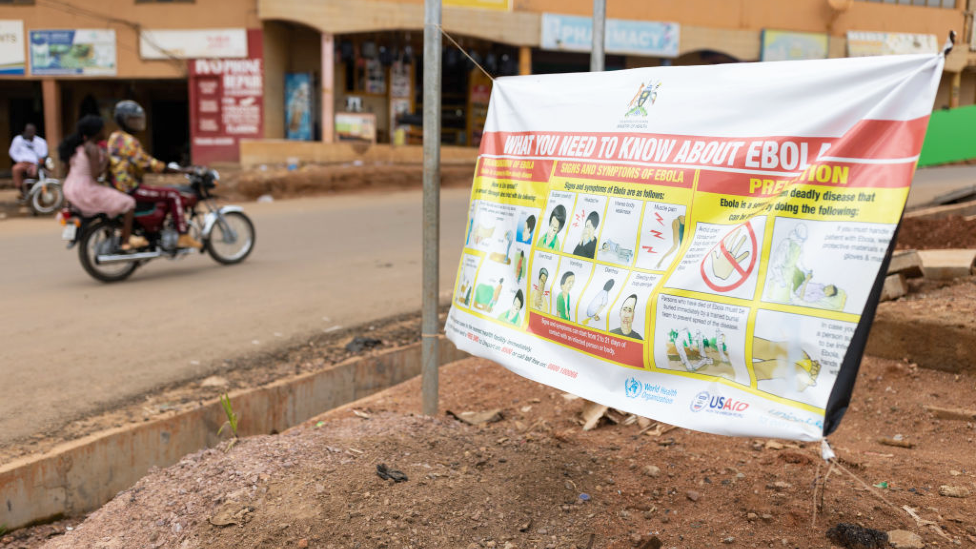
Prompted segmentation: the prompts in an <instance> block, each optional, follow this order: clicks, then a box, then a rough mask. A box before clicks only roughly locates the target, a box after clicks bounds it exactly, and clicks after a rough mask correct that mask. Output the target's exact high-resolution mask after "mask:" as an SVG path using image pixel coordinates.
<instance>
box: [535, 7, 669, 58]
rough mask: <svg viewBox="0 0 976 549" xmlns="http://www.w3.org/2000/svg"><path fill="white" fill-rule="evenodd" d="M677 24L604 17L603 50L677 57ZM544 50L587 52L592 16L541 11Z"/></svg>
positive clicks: (590, 39)
mask: <svg viewBox="0 0 976 549" xmlns="http://www.w3.org/2000/svg"><path fill="white" fill-rule="evenodd" d="M680 31H681V25H679V24H678V23H661V22H657V21H632V20H629V19H607V22H606V28H605V29H604V48H605V49H606V52H607V53H618V54H631V55H645V56H649V57H677V56H678V43H679V38H680ZM541 42H542V43H541V47H542V49H544V50H560V51H578V52H588V51H590V49H591V48H592V46H593V19H591V18H589V17H579V16H575V15H559V14H555V13H543V14H542V41H541Z"/></svg>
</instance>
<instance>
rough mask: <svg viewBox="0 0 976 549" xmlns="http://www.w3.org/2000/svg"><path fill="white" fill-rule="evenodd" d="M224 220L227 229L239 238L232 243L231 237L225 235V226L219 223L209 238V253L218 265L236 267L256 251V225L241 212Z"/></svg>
mask: <svg viewBox="0 0 976 549" xmlns="http://www.w3.org/2000/svg"><path fill="white" fill-rule="evenodd" d="M223 218H224V223H227V227H228V228H229V229H231V230H233V231H234V233H237V238H236V239H234V240H233V241H231V239H230V237H231V235H230V234H225V233H224V227H225V226H224V225H223V223H221V222H220V221H218V222H217V223H215V224H214V226H213V229H212V230H211V231H210V235H209V237H208V238H207V241H206V247H207V252H208V253H209V254H210V257H212V258H214V260H215V261H217V262H218V263H222V264H224V265H234V264H237V263H240V262H241V261H244V260H245V259H247V256H249V255H251V250H253V249H254V239H255V234H254V224H253V223H251V220H250V219H248V217H247V216H246V215H244V214H242V213H240V212H230V213H227V214H224V215H223Z"/></svg>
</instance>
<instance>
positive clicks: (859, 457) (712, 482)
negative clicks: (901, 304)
mask: <svg viewBox="0 0 976 549" xmlns="http://www.w3.org/2000/svg"><path fill="white" fill-rule="evenodd" d="M974 384H976V379H974V378H973V377H971V376H953V375H951V374H947V373H943V372H934V371H928V370H919V369H917V368H914V367H912V366H911V365H908V364H905V363H900V362H894V361H885V360H880V359H874V358H868V359H866V360H865V363H864V365H863V366H862V370H861V373H860V375H859V380H858V384H857V387H856V388H855V393H854V400H853V402H852V407H851V409H850V410H849V412H848V417H846V418H845V420H844V422H843V424H842V425H841V428H840V430H839V431H838V432H837V433H835V434H834V435H833V436H832V437H831V442H832V444H833V447H834V449H835V450H836V451H837V453H838V455H839V456H840V458H841V461H842V463H843V464H844V466H845V468H846V469H847V470H849V471H851V472H853V473H854V474H855V475H857V476H858V477H859V478H860V479H863V481H864V482H866V483H868V484H871V485H874V484H880V483H887V484H886V486H887V487H886V488H884V489H880V488H870V490H871V491H872V492H874V494H872V493H869V492H868V489H867V488H865V487H864V486H862V485H861V484H860V483H859V481H857V480H855V479H854V478H852V477H850V476H848V475H847V474H846V473H844V472H842V471H841V470H839V469H836V468H835V469H833V470H832V471H831V472H830V475H829V478H827V480H826V485H825V489H824V491H823V493H824V497H823V506H822V508H821V509H819V510H818V512H817V513H818V514H817V518H816V521H817V522H816V525H813V519H814V502H815V498H814V486H815V484H816V482H817V479H818V478H821V479H822V477H823V476H824V475H825V474H826V473H827V467H826V466H824V465H823V464H822V462H821V460H820V458H819V457H818V445H817V444H809V443H808V444H795V443H791V442H789V441H781V442H779V443H777V442H767V441H762V440H750V439H741V438H727V437H720V436H715V435H707V434H702V433H697V432H692V431H686V430H683V429H672V428H670V427H668V426H666V425H665V424H650V425H647V427H643V428H642V425H641V423H638V422H636V421H633V420H631V421H633V422H632V423H630V422H629V421H628V420H626V419H625V417H626V416H624V415H618V416H616V419H617V420H621V423H619V424H614V423H605V424H604V425H602V426H600V427H598V428H597V429H595V430H593V431H589V432H583V431H582V430H581V427H580V425H579V422H578V420H579V417H580V412H581V410H582V408H583V405H584V402H583V401H582V400H581V399H574V398H572V397H571V396H569V395H564V394H562V393H560V392H558V391H555V390H553V389H551V388H549V387H545V386H543V385H539V384H537V383H534V382H531V381H528V380H525V379H523V378H520V377H518V376H516V375H514V374H512V373H510V372H508V371H507V370H504V369H503V368H501V367H500V366H497V365H495V364H493V363H491V362H489V361H485V360H480V359H469V360H466V361H462V362H460V363H455V364H454V365H451V366H449V367H445V368H443V369H442V371H441V395H442V396H441V410H450V411H453V412H455V413H461V412H464V411H478V412H480V411H486V410H487V411H490V410H494V409H499V413H500V415H501V420H500V421H497V422H495V423H488V424H483V425H480V426H469V425H466V424H464V423H462V422H460V421H458V420H455V419H453V418H452V417H450V416H448V415H446V414H445V413H441V414H439V415H438V416H437V417H434V418H427V417H422V416H419V415H416V414H417V412H418V410H419V408H420V402H419V394H420V381H419V379H415V380H412V381H410V382H407V383H404V384H402V385H400V386H397V387H395V388H392V389H390V390H388V391H386V392H384V393H381V394H379V395H376V396H374V397H371V398H369V399H365V400H363V401H360V402H358V403H356V404H355V405H353V406H350V407H346V408H342V409H339V410H335V411H333V412H331V413H329V414H326V415H325V416H323V417H321V418H318V420H313V421H310V422H308V423H306V424H305V425H303V426H300V427H297V428H295V429H292V430H290V431H288V432H286V433H284V434H282V435H278V436H266V437H255V438H251V439H248V440H242V441H241V442H240V443H238V444H237V445H236V446H234V448H233V449H232V450H231V451H230V452H229V453H224V452H223V451H222V450H217V449H211V450H206V451H203V452H199V453H197V454H194V455H191V456H188V457H186V458H185V459H183V460H182V461H181V462H180V463H179V464H177V465H174V466H173V467H170V468H168V469H165V470H155V471H153V472H151V473H150V474H149V475H148V476H147V477H146V478H144V479H143V480H141V481H140V482H139V483H138V484H137V485H136V486H134V487H133V488H132V489H130V490H127V491H125V492H122V493H120V494H119V495H118V496H117V497H116V498H115V499H114V500H113V501H112V502H111V503H109V504H107V505H106V506H105V507H103V508H102V509H100V510H99V511H97V512H95V513H93V514H92V515H91V516H90V517H89V518H88V520H87V521H86V522H85V523H83V524H82V525H81V526H79V527H77V528H75V529H74V530H73V531H71V532H68V533H67V534H66V535H64V536H60V537H57V538H55V539H53V540H52V541H51V542H50V543H49V544H47V545H45V547H48V548H51V549H55V548H74V547H86V548H88V547H93V548H115V547H181V548H192V547H210V548H214V549H221V548H231V547H322V548H329V547H333V548H340V547H342V548H345V547H350V548H352V547H362V548H367V547H369V548H373V547H387V548H394V547H434V548H448V547H450V548H458V547H461V548H469V547H470V548H476V547H479V548H480V547H497V548H503V547H509V548H510V549H511V548H535V547H539V548H542V547H549V548H556V547H558V548H570V547H600V548H602V547H617V548H623V547H658V546H659V545H657V544H655V542H654V541H653V538H657V539H658V540H660V541H661V542H663V545H664V546H665V547H681V548H685V547H719V546H723V545H729V546H733V547H735V546H738V547H796V548H814V547H816V548H821V547H831V543H830V542H829V541H828V540H827V539H826V538H825V531H826V530H827V529H828V528H829V527H831V526H833V525H835V524H836V523H839V522H848V523H855V524H861V525H864V526H867V527H871V528H876V529H879V530H883V531H887V530H893V529H905V530H911V531H914V532H916V533H918V534H919V535H920V536H921V537H922V538H923V539H924V540H925V542H926V543H927V544H928V545H929V546H932V547H936V546H954V545H955V546H962V547H974V546H976V515H974V513H973V510H974V508H976V497H974V496H970V497H969V498H954V497H947V496H943V495H940V487H942V486H953V487H955V488H957V489H959V488H961V489H966V490H968V491H970V492H974V491H976V458H974V457H973V456H974V455H976V444H974V437H976V430H974V425H973V424H972V423H967V422H965V421H948V420H936V419H934V418H933V417H931V416H930V415H929V413H928V412H926V411H925V410H924V409H923V406H924V405H929V404H931V405H938V406H943V407H966V406H972V392H973V391H974V390H976V387H974ZM922 387H925V388H926V389H920V388H922ZM628 423H629V424H628ZM642 432H643V434H641V433H642ZM897 435H902V437H903V439H904V440H905V441H906V442H909V443H911V444H913V445H914V447H913V448H900V447H891V446H884V445H881V444H879V443H878V441H877V439H878V437H897ZM381 464H382V465H385V466H387V467H388V468H389V469H395V470H399V471H401V472H402V473H403V474H405V475H406V477H407V478H408V480H406V481H404V482H394V481H392V480H383V479H381V478H380V477H379V476H378V475H377V466H378V465H381ZM818 475H819V477H818ZM942 491H944V489H942ZM882 498H883V499H882ZM818 499H819V498H818ZM886 502H889V503H890V505H889V503H886ZM902 506H909V507H910V508H912V509H913V511H914V512H916V513H917V514H918V515H919V516H920V518H921V519H923V520H931V521H933V522H934V524H935V525H937V526H938V530H939V532H936V528H935V527H933V526H925V527H920V526H918V525H917V524H916V522H915V521H914V520H913V519H912V518H911V517H910V516H909V514H908V512H906V511H905V510H903V509H902ZM213 523H218V524H227V525H225V526H216V525H214V524H213ZM9 545H11V546H12V547H18V545H16V544H9Z"/></svg>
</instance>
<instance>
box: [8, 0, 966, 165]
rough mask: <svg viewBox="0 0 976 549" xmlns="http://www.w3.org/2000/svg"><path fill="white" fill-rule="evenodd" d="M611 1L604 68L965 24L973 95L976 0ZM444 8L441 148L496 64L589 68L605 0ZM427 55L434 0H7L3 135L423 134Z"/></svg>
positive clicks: (957, 81)
mask: <svg viewBox="0 0 976 549" xmlns="http://www.w3.org/2000/svg"><path fill="white" fill-rule="evenodd" d="M607 4H608V5H607V17H608V21H607V43H606V49H607V61H606V67H607V69H608V70H615V69H625V68H635V67H645V66H660V65H688V64H714V63H730V62H754V61H774V60H780V59H805V58H826V57H845V56H859V55H882V54H899V53H913V52H936V51H938V50H939V48H940V47H941V46H942V43H943V42H944V41H945V39H946V36H947V34H948V31H949V30H950V29H953V30H956V31H957V33H958V34H959V38H958V40H957V45H956V48H955V49H954V50H953V52H952V54H951V55H950V56H949V57H948V59H947V63H946V69H945V75H944V78H943V81H942V86H941V88H940V91H939V95H938V98H937V100H936V104H935V108H936V109H943V108H952V107H957V106H965V105H972V104H974V103H976V70H974V68H976V54H974V53H973V52H972V46H971V43H972V42H973V40H972V39H971V38H970V37H971V36H972V33H973V25H972V17H971V15H968V14H969V13H970V11H969V9H970V8H972V7H976V6H970V5H968V4H976V0H790V1H789V2H786V1H783V0H686V1H684V2H674V1H671V0H647V1H643V2H625V1H623V0H608V2H607ZM443 5H444V7H443V29H444V31H445V32H446V33H448V34H450V35H451V37H453V38H454V39H455V40H457V41H458V43H459V44H460V45H461V46H462V47H463V48H464V49H465V50H466V51H467V52H468V53H469V54H470V55H471V57H472V58H473V61H472V60H471V59H468V58H467V57H466V56H464V55H463V54H462V53H461V52H460V51H459V50H458V49H457V48H456V47H454V46H453V45H452V44H451V43H450V42H448V41H447V40H445V41H444V49H443V67H444V69H443V71H444V80H443V98H442V108H443V111H442V118H443V132H442V142H443V143H445V144H450V145H461V146H477V145H478V144H479V141H480V133H481V128H482V126H483V124H484V117H485V114H486V110H487V101H488V97H489V94H490V90H491V78H490V77H495V76H505V75H514V74H532V73H535V74H541V73H552V72H570V71H585V70H588V68H589V53H588V52H589V44H590V41H591V39H590V36H591V35H590V30H591V21H590V20H589V19H588V16H589V15H590V12H591V10H592V1H591V0H443ZM422 51H423V0H184V1H172V0H170V1H165V2H164V1H154V0H101V1H100V2H97V3H93V2H83V1H82V0H43V1H42V0H6V2H5V1H4V0H0V135H2V136H4V137H7V138H10V137H12V136H13V135H15V134H16V133H19V132H20V131H21V130H22V127H23V125H24V124H25V123H26V122H35V123H36V124H38V126H39V128H42V134H46V135H47V137H48V139H49V141H56V140H58V139H60V138H61V136H63V135H64V134H65V133H67V132H69V131H71V127H72V126H73V125H74V121H76V120H77V119H78V117H79V116H80V115H81V114H86V113H89V112H94V113H100V114H102V115H103V116H108V115H109V114H110V111H111V106H112V105H113V104H114V103H115V102H116V101H117V100H119V99H124V98H131V99H135V100H137V101H140V102H141V103H142V104H143V105H144V106H145V107H146V109H147V111H148V113H149V130H148V131H147V134H146V135H145V136H143V138H144V140H145V142H146V143H147V144H148V145H149V147H150V148H151V149H152V150H153V152H154V153H155V154H156V155H157V156H159V157H161V158H163V159H165V160H178V161H179V160H182V161H187V160H190V159H191V158H192V161H194V162H196V163H207V162H216V161H236V160H237V158H238V151H239V142H240V141H241V140H242V139H265V140H269V141H271V140H283V139H291V140H303V141H324V142H336V141H367V142H378V143H392V144H394V145H400V144H407V145H409V144H417V143H419V142H420V141H421V138H422V128H421V126H420V121H421V115H420V113H421V112H422V104H421V101H422V95H423V94H422V89H421V85H420V84H421V82H422V76H423V74H422ZM18 52H19V56H18ZM475 62H477V65H476V64H475ZM478 66H481V67H484V69H485V70H486V71H487V73H488V75H486V74H484V73H483V72H482V70H481V69H480V68H479V67H478ZM489 75H490V77H489ZM283 150H286V149H283ZM285 160H286V159H285V158H281V159H280V161H282V162H284V161H285ZM4 162H7V159H3V160H0V169H3V168H4V167H5V166H7V165H9V162H8V163H7V164H5V163H4Z"/></svg>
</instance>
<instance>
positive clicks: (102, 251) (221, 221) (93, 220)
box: [61, 167, 255, 282]
mask: <svg viewBox="0 0 976 549" xmlns="http://www.w3.org/2000/svg"><path fill="white" fill-rule="evenodd" d="M186 178H187V180H188V181H189V183H190V184H189V185H188V186H183V187H178V189H179V191H180V194H181V196H182V199H183V210H184V211H185V212H186V217H187V225H188V226H189V229H190V234H191V235H192V236H194V237H195V238H196V239H197V240H199V241H200V242H201V243H203V249H202V250H200V253H203V252H206V253H209V254H210V256H211V257H212V258H214V259H215V260H216V261H217V262H218V263H222V264H224V265H234V264H236V263H240V262H241V261H244V259H246V258H247V256H248V255H250V253H251V251H252V250H253V249H254V239H255V233H254V224H253V223H251V220H250V219H249V218H248V217H247V216H246V215H245V214H244V212H243V211H242V209H241V208H240V207H239V206H222V207H218V206H217V205H216V204H215V202H214V198H215V197H214V196H213V194H212V191H213V189H215V188H216V187H217V181H218V180H219V179H220V174H218V173H217V171H216V170H210V169H207V168H202V167H198V168H194V169H193V172H192V173H190V174H186ZM198 204H203V205H204V206H205V209H206V211H205V212H201V211H200V209H198V208H197V205H198ZM61 224H62V225H64V232H63V233H62V238H63V239H64V240H66V241H67V242H68V249H71V248H72V247H74V246H75V245H78V259H79V260H80V261H81V266H82V267H84V269H85V271H86V272H87V273H88V274H89V275H91V276H92V277H93V278H95V279H96V280H100V281H102V282H118V281H121V280H125V279H126V278H128V277H129V276H130V275H132V273H133V272H134V271H135V270H136V269H137V268H139V266H140V265H143V264H145V263H148V262H149V261H152V260H153V259H158V258H161V257H165V258H167V259H176V258H180V257H183V256H185V255H187V254H189V253H191V252H195V251H197V250H196V249H195V248H180V247H178V246H177V241H178V240H179V237H180V235H179V234H178V233H177V232H176V228H175V226H174V224H173V219H172V217H171V216H170V215H168V213H167V208H166V203H165V202H146V203H143V202H140V203H137V204H136V211H135V222H134V223H133V226H132V234H135V235H141V236H143V237H145V238H146V240H147V241H148V242H149V244H148V246H146V247H144V248H140V249H138V250H133V251H128V252H123V251H121V250H119V245H120V244H121V233H122V219H121V218H109V217H108V216H107V215H98V216H95V217H83V216H82V215H81V214H80V213H78V212H76V211H74V210H71V209H70V208H65V209H63V210H62V211H61Z"/></svg>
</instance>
